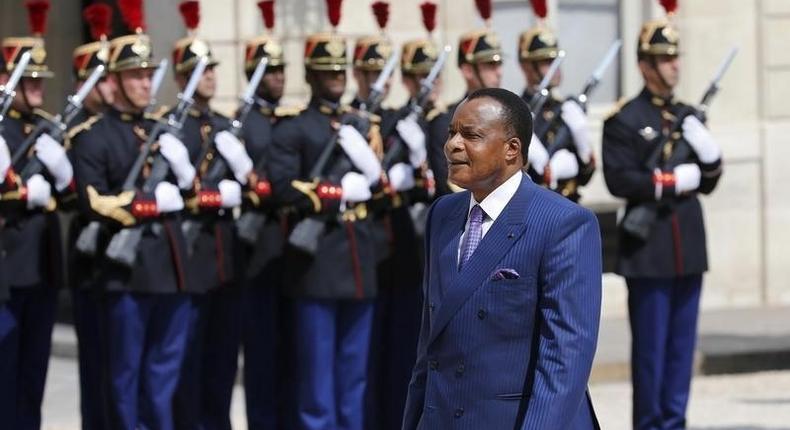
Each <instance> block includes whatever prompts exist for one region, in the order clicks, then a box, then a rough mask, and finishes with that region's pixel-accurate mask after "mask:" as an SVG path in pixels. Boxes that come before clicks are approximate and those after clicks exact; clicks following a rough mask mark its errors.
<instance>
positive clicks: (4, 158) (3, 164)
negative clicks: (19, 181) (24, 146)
mask: <svg viewBox="0 0 790 430" xmlns="http://www.w3.org/2000/svg"><path fill="white" fill-rule="evenodd" d="M10 167H11V152H10V151H9V150H8V145H6V143H5V139H3V136H0V184H2V183H3V182H5V177H6V175H7V174H8V169H9V168H10Z"/></svg>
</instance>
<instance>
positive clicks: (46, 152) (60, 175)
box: [35, 133, 74, 191]
mask: <svg viewBox="0 0 790 430" xmlns="http://www.w3.org/2000/svg"><path fill="white" fill-rule="evenodd" d="M35 148H36V158H38V159H39V160H40V161H41V163H42V164H43V165H44V167H46V168H47V170H48V171H49V173H50V174H51V175H52V177H53V178H54V179H55V189H56V190H58V191H63V190H65V189H66V187H68V186H69V184H70V183H71V179H72V178H73V177H74V169H73V168H72V166H71V163H70V162H69V158H68V157H67V156H66V150H65V149H63V146H62V145H61V144H59V143H58V142H57V141H55V139H53V138H52V136H50V135H48V134H46V133H44V134H42V135H41V136H39V137H38V139H36V144H35Z"/></svg>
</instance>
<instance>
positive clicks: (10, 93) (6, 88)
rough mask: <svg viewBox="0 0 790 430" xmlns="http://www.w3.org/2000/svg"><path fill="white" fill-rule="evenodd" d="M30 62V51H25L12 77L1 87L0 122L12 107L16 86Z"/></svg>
mask: <svg viewBox="0 0 790 430" xmlns="http://www.w3.org/2000/svg"><path fill="white" fill-rule="evenodd" d="M28 63H30V51H25V53H24V54H22V56H21V57H19V62H17V63H16V66H15V67H14V71H13V72H12V73H11V77H10V78H8V82H6V84H5V85H3V86H2V87H0V123H2V122H3V120H4V119H5V114H6V113H7V112H8V109H10V108H11V102H13V101H14V96H15V95H16V86H17V84H19V80H20V79H22V73H24V72H25V68H27V65H28Z"/></svg>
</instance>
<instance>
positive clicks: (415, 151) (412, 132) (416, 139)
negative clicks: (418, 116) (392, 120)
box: [395, 117, 428, 167]
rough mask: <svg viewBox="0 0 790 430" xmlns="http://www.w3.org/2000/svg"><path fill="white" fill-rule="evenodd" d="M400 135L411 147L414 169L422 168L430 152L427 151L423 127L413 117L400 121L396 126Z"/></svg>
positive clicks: (410, 156) (410, 154)
mask: <svg viewBox="0 0 790 430" xmlns="http://www.w3.org/2000/svg"><path fill="white" fill-rule="evenodd" d="M395 129H396V130H397V131H398V135H399V136H400V137H401V139H403V142H405V143H406V146H408V147H409V162H410V163H411V165H412V166H414V167H420V166H422V163H424V162H425V160H426V159H427V158H428V151H427V150H426V149H425V132H423V131H422V127H420V124H418V123H417V121H416V120H414V119H413V118H411V117H407V118H406V119H402V120H400V121H398V124H397V125H396V126H395Z"/></svg>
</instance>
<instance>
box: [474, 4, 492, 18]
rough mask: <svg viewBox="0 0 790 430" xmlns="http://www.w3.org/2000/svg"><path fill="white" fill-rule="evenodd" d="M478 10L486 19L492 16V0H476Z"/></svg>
mask: <svg viewBox="0 0 790 430" xmlns="http://www.w3.org/2000/svg"><path fill="white" fill-rule="evenodd" d="M475 5H476V6H477V11H478V12H480V16H481V17H483V19H484V20H488V18H491V0H475Z"/></svg>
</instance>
